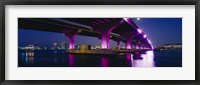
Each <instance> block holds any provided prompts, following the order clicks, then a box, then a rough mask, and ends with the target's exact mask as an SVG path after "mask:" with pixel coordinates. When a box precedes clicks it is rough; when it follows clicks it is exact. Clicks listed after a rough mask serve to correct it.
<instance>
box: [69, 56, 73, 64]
mask: <svg viewBox="0 0 200 85" xmlns="http://www.w3.org/2000/svg"><path fill="white" fill-rule="evenodd" d="M69 66H74V55H73V54H69Z"/></svg>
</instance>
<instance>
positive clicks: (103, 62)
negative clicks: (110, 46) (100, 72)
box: [101, 57, 109, 67]
mask: <svg viewBox="0 0 200 85" xmlns="http://www.w3.org/2000/svg"><path fill="white" fill-rule="evenodd" d="M101 66H102V67H108V66H109V61H108V58H106V57H102V58H101Z"/></svg>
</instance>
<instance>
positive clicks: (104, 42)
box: [101, 32, 110, 49]
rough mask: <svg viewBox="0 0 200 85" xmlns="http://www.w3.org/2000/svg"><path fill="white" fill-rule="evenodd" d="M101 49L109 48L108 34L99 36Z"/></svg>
mask: <svg viewBox="0 0 200 85" xmlns="http://www.w3.org/2000/svg"><path fill="white" fill-rule="evenodd" d="M101 41H102V42H101V47H102V48H103V49H109V48H110V32H104V33H102V34H101Z"/></svg>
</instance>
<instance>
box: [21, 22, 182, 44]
mask: <svg viewBox="0 0 200 85" xmlns="http://www.w3.org/2000/svg"><path fill="white" fill-rule="evenodd" d="M132 20H133V21H134V22H135V23H136V25H137V26H138V27H139V28H140V29H142V31H143V32H144V33H145V34H146V35H147V37H148V38H149V39H150V40H151V42H152V44H153V46H154V47H157V46H158V45H163V44H170V43H182V18H140V19H139V20H138V19H136V18H133V19H132ZM18 40H19V41H18V44H19V46H20V47H24V46H27V45H28V44H34V43H37V44H38V45H39V46H52V45H53V43H55V42H56V43H60V42H63V41H64V40H67V42H68V41H69V40H68V38H67V37H65V36H63V34H62V33H54V32H44V31H36V30H25V29H19V30H18ZM75 44H76V45H80V44H89V45H92V46H95V45H101V40H99V39H98V38H96V37H88V36H80V35H78V36H77V37H76V39H75ZM110 44H111V45H110V46H111V47H112V46H116V42H114V41H113V40H111V41H110ZM120 45H121V46H124V45H125V44H124V43H122V42H121V43H120Z"/></svg>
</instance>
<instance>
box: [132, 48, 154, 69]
mask: <svg viewBox="0 0 200 85" xmlns="http://www.w3.org/2000/svg"><path fill="white" fill-rule="evenodd" d="M131 62H132V67H154V53H153V51H146V52H144V53H139V52H136V53H135V58H134V56H132V58H131Z"/></svg>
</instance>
